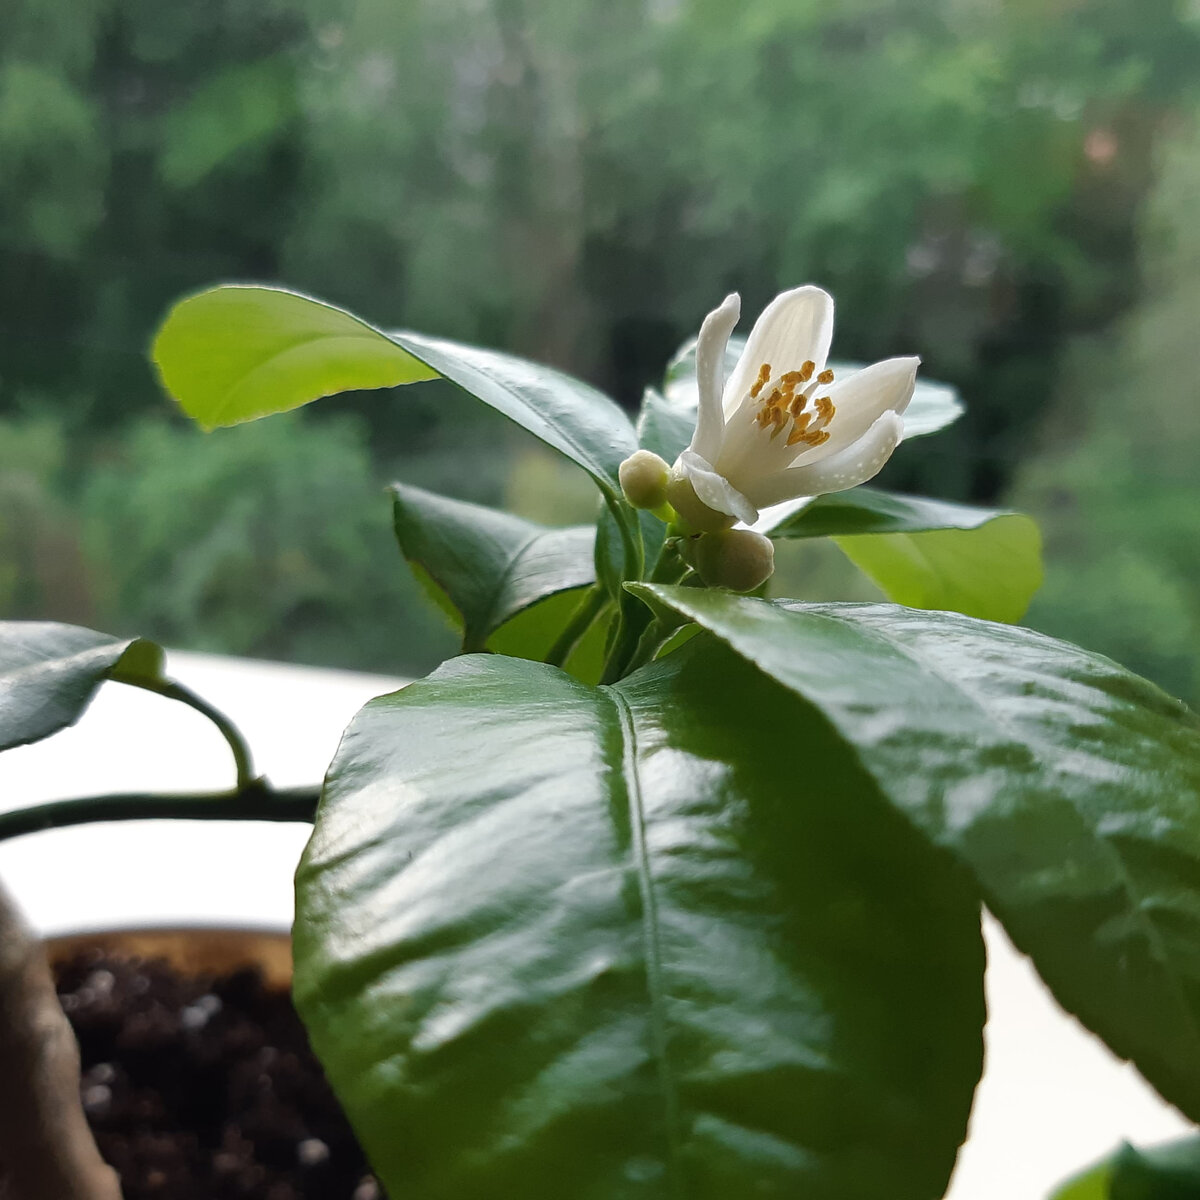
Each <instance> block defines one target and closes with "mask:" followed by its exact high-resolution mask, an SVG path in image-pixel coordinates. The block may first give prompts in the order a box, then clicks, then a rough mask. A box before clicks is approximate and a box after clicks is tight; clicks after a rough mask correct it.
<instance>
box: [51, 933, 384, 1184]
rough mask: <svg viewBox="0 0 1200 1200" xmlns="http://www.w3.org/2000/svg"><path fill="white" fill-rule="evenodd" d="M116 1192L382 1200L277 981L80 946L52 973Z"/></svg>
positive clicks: (85, 1100)
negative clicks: (274, 985)
mask: <svg viewBox="0 0 1200 1200" xmlns="http://www.w3.org/2000/svg"><path fill="white" fill-rule="evenodd" d="M55 974H56V976H57V982H58V992H59V998H60V1000H61V1001H62V1005H63V1009H64V1010H65V1012H66V1014H67V1016H68V1017H69V1018H70V1021H71V1024H72V1025H73V1026H74V1029H75V1036H76V1037H77V1038H78V1039H79V1048H80V1052H81V1055H82V1063H83V1079H82V1088H81V1090H82V1095H83V1106H84V1111H85V1112H86V1113H87V1115H88V1120H89V1121H90V1122H91V1126H92V1129H93V1131H94V1133H95V1135H96V1142H97V1144H98V1145H99V1147H100V1152H101V1154H103V1155H104V1157H105V1158H106V1159H107V1160H108V1162H109V1163H111V1164H112V1165H113V1166H114V1167H115V1168H116V1169H117V1171H118V1172H119V1173H120V1176H121V1183H122V1187H123V1190H124V1194H125V1200H382V1198H383V1195H384V1193H383V1189H382V1188H381V1187H380V1186H379V1184H378V1183H377V1182H376V1181H375V1179H374V1177H373V1176H372V1175H371V1174H370V1172H369V1171H368V1168H367V1164H366V1160H365V1159H364V1157H363V1153H362V1150H361V1149H359V1146H358V1143H357V1142H356V1141H355V1139H354V1134H353V1133H351V1131H350V1127H349V1125H348V1124H347V1123H346V1118H345V1117H344V1116H343V1115H342V1111H341V1109H340V1108H339V1107H338V1104H337V1101H336V1100H335V1099H334V1097H333V1093H332V1092H331V1091H330V1089H329V1085H328V1084H327V1083H326V1081H325V1076H324V1075H323V1074H322V1071H321V1068H320V1066H319V1065H318V1063H317V1060H316V1059H315V1058H314V1057H313V1055H312V1052H311V1051H310V1050H309V1048H308V1040H307V1038H306V1036H305V1033H304V1028H303V1026H302V1025H301V1024H300V1020H299V1018H298V1017H297V1016H296V1013H295V1010H294V1009H293V1008H292V1003H291V999H290V998H289V997H288V995H287V994H286V993H284V992H280V991H277V990H272V989H270V988H267V987H265V986H264V984H263V981H262V977H261V975H260V974H259V973H258V972H257V971H256V970H242V971H237V972H236V973H234V974H231V975H226V976H223V977H214V976H211V975H209V976H197V975H182V974H180V973H179V972H177V971H176V970H174V969H173V968H172V967H170V966H169V965H167V963H165V962H164V961H162V960H149V961H147V960H141V959H120V958H113V957H110V956H107V955H105V954H104V953H102V952H101V951H98V950H96V951H88V952H84V953H82V954H78V955H76V956H75V957H74V958H72V959H70V960H69V961H68V962H66V963H63V964H62V965H60V966H59V967H58V969H57V970H56V972H55Z"/></svg>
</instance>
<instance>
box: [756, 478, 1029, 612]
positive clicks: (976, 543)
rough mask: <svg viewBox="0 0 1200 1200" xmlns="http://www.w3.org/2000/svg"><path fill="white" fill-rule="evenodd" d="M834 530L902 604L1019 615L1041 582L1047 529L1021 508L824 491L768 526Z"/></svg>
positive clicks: (781, 533)
mask: <svg viewBox="0 0 1200 1200" xmlns="http://www.w3.org/2000/svg"><path fill="white" fill-rule="evenodd" d="M767 532H769V533H770V536H771V537H774V538H812V537H832V538H833V539H834V540H835V541H836V542H837V545H838V546H839V548H840V549H841V550H842V552H843V553H844V554H845V555H846V557H847V558H849V559H850V561H851V562H852V563H854V565H855V566H857V567H858V568H859V569H860V570H861V571H862V572H863V574H865V575H867V576H868V577H869V578H870V579H872V580H874V582H875V583H876V584H877V585H878V586H879V588H880V589H881V590H882V591H883V592H884V594H885V595H886V596H887V597H888V598H889V599H891V600H895V601H896V603H898V604H906V605H908V606H909V607H910V608H933V609H947V610H949V611H951V612H960V613H964V614H965V615H966V616H969V617H980V618H982V619H984V620H989V621H1006V622H1010V623H1011V622H1014V621H1019V620H1020V619H1021V617H1023V616H1024V615H1025V610H1026V609H1027V608H1028V607H1029V602H1030V600H1031V599H1032V598H1033V595H1034V593H1035V592H1036V591H1037V589H1038V588H1039V587H1041V584H1042V555H1041V547H1042V543H1041V535H1040V533H1039V532H1038V528H1037V525H1036V524H1035V523H1034V522H1033V521H1032V520H1031V519H1030V518H1029V517H1026V516H1023V515H1021V514H1020V513H1014V512H1006V511H1004V510H1002V509H988V508H975V507H973V506H971V505H966V504H951V503H948V502H946V501H944V500H929V499H926V498H925V497H922V496H902V495H898V494H896V493H892V492H883V491H879V490H878V489H876V488H867V487H857V488H852V489H851V490H850V491H847V492H837V493H834V494H833V495H828V496H818V497H817V498H816V499H815V500H813V501H811V502H810V503H809V504H808V505H806V506H805V507H804V508H803V509H801V510H800V511H799V512H796V513H792V514H790V515H789V516H787V517H785V518H784V520H782V521H781V522H780V523H779V524H777V525H775V526H774V527H773V528H771V529H770V530H769V531H767Z"/></svg>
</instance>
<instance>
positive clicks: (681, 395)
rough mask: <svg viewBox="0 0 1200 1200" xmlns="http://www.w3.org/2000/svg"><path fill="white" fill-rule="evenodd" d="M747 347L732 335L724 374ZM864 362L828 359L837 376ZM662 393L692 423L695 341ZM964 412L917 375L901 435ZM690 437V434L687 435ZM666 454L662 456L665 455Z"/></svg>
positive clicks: (671, 369) (942, 388) (670, 369)
mask: <svg viewBox="0 0 1200 1200" xmlns="http://www.w3.org/2000/svg"><path fill="white" fill-rule="evenodd" d="M745 348H746V339H745V338H743V337H733V338H730V339H729V345H728V347H727V348H726V351H725V373H726V375H728V374H729V373H730V372H731V371H732V370H733V368H734V366H735V365H736V363H737V360H738V358H739V357H741V353H742V351H743V350H744V349H745ZM864 365H865V364H863V363H850V362H831V363H830V364H829V366H830V367H831V368H832V369H833V371H834V373H835V374H836V375H837V376H838V378H839V379H840V378H841V377H842V376H843V375H851V374H853V373H854V372H855V371H860V370H862V368H863V366H864ZM663 395H664V397H665V398H666V400H667V402H668V404H669V405H670V406H671V407H673V408H675V409H676V410H678V411H681V412H684V413H687V414H688V416H689V419H690V420H691V422H692V424H693V425H694V424H695V419H696V403H697V393H696V343H695V341H694V340H693V341H691V342H688V343H686V344H685V345H684V346H683V347H681V348H680V350H679V352H678V353H677V354H676V355H675V357H674V358H673V359H672V360H671V362H670V364H669V365H668V366H667V373H666V376H665V379H664V381H663ZM962 414H963V403H962V401H961V400H960V399H959V398H958V392H957V390H956V389H954V388H953V387H951V386H950V385H949V384H947V383H937V382H936V381H934V380H932V379H926V378H924V377H923V376H921V375H918V376H917V387H916V391H915V392H913V398H912V401H911V402H910V403H909V406H908V409H907V411H906V412H905V414H904V436H905V437H920V436H921V435H922V434H926V433H937V431H938V430H939V429H945V428H946V426H947V425H952V424H953V423H954V422H955V421H957V420H958V418H959V417H961V416H962ZM688 437H689V440H690V437H691V435H690V433H689V435H688ZM664 457H665V455H664Z"/></svg>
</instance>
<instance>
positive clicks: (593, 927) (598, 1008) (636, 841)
mask: <svg viewBox="0 0 1200 1200" xmlns="http://www.w3.org/2000/svg"><path fill="white" fill-rule="evenodd" d="M799 746H805V747H807V750H806V752H805V753H804V754H803V755H802V756H801V758H800V760H799V761H800V762H802V766H800V767H798V765H797V764H798V756H797V748H798V747H799ZM297 900H298V910H297V925H296V935H295V947H296V988H295V994H296V1000H297V1004H298V1006H299V1008H300V1011H301V1013H302V1015H303V1017H304V1020H305V1022H306V1024H307V1026H308V1029H309V1032H310V1035H311V1037H312V1040H313V1044H314V1046H315V1048H316V1050H317V1053H318V1055H319V1056H320V1057H321V1060H322V1062H323V1063H324V1065H325V1068H326V1070H327V1072H328V1074H329V1076H330V1079H331V1080H332V1082H333V1085H334V1088H335V1090H336V1091H337V1092H338V1094H339V1096H340V1098H341V1100H342V1102H343V1104H344V1106H345V1107H346V1110H347V1111H348V1113H349V1114H350V1117H351V1120H352V1122H353V1123H354V1125H355V1127H356V1129H357V1131H358V1133H359V1136H360V1137H361V1138H362V1140H363V1142H364V1144H365V1146H366V1148H367V1152H368V1154H369V1156H370V1158H371V1160H372V1163H373V1166H374V1168H375V1169H376V1171H377V1172H378V1173H379V1174H380V1175H381V1177H382V1180H383V1182H384V1184H385V1186H386V1187H387V1188H388V1190H389V1192H390V1194H392V1195H395V1196H404V1197H406V1198H407V1200H528V1198H529V1197H543V1196H545V1197H551V1196H552V1197H555V1200H635V1198H642V1197H645V1198H647V1200H757V1198H758V1197H763V1196H779V1197H791V1196H803V1197H805V1198H806V1200H878V1198H879V1197H881V1196H887V1197H888V1200H930V1197H934V1196H940V1195H941V1194H942V1189H943V1188H944V1186H945V1183H946V1180H947V1178H948V1176H949V1173H950V1169H951V1166H952V1164H953V1160H954V1156H955V1152H956V1149H957V1146H958V1144H959V1141H960V1139H961V1137H962V1136H963V1133H964V1131H965V1125H966V1119H967V1114H968V1110H969V1106H970V1100H971V1094H972V1090H973V1086H974V1083H975V1080H976V1077H977V1073H978V1071H979V1068H980V1062H981V1025H982V1020H983V1009H982V997H981V978H982V968H983V960H982V956H981V946H980V937H979V924H978V899H977V897H976V896H975V894H974V891H973V889H972V888H970V887H968V886H966V875H965V872H960V871H959V870H958V869H957V868H956V867H955V866H954V864H953V863H952V861H951V860H950V859H949V858H948V857H947V856H943V855H941V854H940V853H939V852H936V851H933V850H931V849H930V847H929V846H928V845H926V844H925V843H924V842H923V841H922V839H921V838H919V837H918V836H917V835H916V834H915V833H914V832H913V831H912V830H911V829H909V828H908V827H907V826H906V825H905V823H904V822H903V820H902V819H900V818H899V817H898V816H897V815H896V814H894V813H893V812H891V811H890V809H889V808H888V806H887V805H885V804H883V803H882V802H881V801H880V800H879V798H878V796H877V794H876V793H875V789H874V787H873V786H872V784H871V783H870V781H869V779H867V778H866V776H865V775H864V774H863V773H862V771H861V769H860V768H859V767H858V766H857V764H856V763H855V762H854V759H853V756H852V755H851V754H849V753H848V751H847V749H846V747H845V746H844V745H843V744H842V743H841V742H840V741H839V740H838V739H837V738H836V737H833V736H832V735H831V732H830V730H829V728H828V726H827V725H826V724H825V723H824V722H823V721H821V720H820V719H819V718H817V717H815V715H814V714H813V713H812V711H811V710H810V709H808V708H807V707H806V706H804V705H801V704H799V703H798V702H796V701H795V700H794V699H793V698H792V697H790V696H789V695H788V694H787V693H786V692H785V691H783V690H782V689H780V688H777V687H776V686H775V685H773V684H771V683H769V682H768V681H766V680H764V679H763V678H762V676H761V675H760V674H759V673H758V672H756V671H754V670H752V669H751V668H749V667H747V666H746V665H745V664H744V663H742V662H741V661H740V660H739V659H738V658H737V657H736V656H734V655H732V654H730V653H729V652H728V651H727V650H725V649H724V648H723V647H721V646H719V645H717V644H715V643H714V642H713V641H712V640H711V639H696V640H695V641H693V642H692V643H691V644H690V645H689V646H687V647H685V648H684V649H683V650H681V651H679V652H678V653H677V654H674V655H672V656H671V657H670V658H669V659H666V660H664V661H663V662H661V663H656V664H654V665H653V666H651V667H648V668H645V669H643V670H642V671H640V672H638V673H637V674H636V675H634V676H631V677H630V678H629V679H627V680H625V681H624V682H623V683H622V684H620V685H619V686H617V687H612V688H591V687H586V686H584V685H582V684H579V683H577V682H575V681H574V680H571V679H570V678H568V677H567V676H566V675H565V674H563V673H562V672H561V671H558V670H555V669H554V668H551V667H547V666H544V665H541V664H535V663H528V662H521V661H518V660H514V659H507V658H501V657H496V656H472V657H465V658H459V659H456V660H454V661H452V662H450V663H447V664H446V665H444V666H443V667H441V668H440V669H439V670H438V671H437V672H435V673H434V674H433V675H432V676H430V677H429V678H427V679H425V680H422V681H419V682H417V683H414V684H412V685H410V686H409V687H407V688H405V689H404V690H403V691H400V692H397V693H395V694H394V695H391V696H385V697H381V698H380V699H378V700H375V701H372V702H371V703H370V704H369V705H368V706H367V707H366V708H365V709H364V710H363V711H362V712H361V713H360V714H359V715H358V717H357V718H356V719H355V721H354V722H353V724H352V725H351V726H350V728H349V730H348V731H347V733H346V736H345V739H344V740H343V742H342V746H341V749H340V750H339V753H338V756H337V758H336V759H335V761H334V763H333V765H332V767H331V769H330V773H329V776H328V778H327V780H326V788H325V794H324V799H323V801H322V805H321V811H320V814H319V816H318V820H317V825H316V829H315V831H314V835H313V839H312V842H311V843H310V845H309V847H308V849H307V850H306V852H305V855H304V859H303V861H302V864H301V867H300V870H299V873H298V876H297Z"/></svg>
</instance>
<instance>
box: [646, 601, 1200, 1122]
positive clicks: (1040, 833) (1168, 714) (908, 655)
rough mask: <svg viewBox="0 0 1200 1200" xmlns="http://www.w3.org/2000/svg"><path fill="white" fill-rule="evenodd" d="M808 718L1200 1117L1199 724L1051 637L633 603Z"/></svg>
mask: <svg viewBox="0 0 1200 1200" xmlns="http://www.w3.org/2000/svg"><path fill="white" fill-rule="evenodd" d="M635 590H637V591H638V593H639V594H640V595H643V596H646V597H648V598H653V599H654V602H655V603H657V604H661V605H665V606H667V607H669V608H670V609H671V610H673V611H674V612H676V613H678V614H681V615H683V616H687V617H689V618H691V619H692V620H694V621H697V622H699V623H700V624H701V625H702V626H704V627H705V628H707V629H709V630H711V631H712V632H714V633H716V634H717V635H718V636H719V637H721V638H722V639H723V640H724V641H726V642H727V643H728V644H729V645H730V646H732V647H733V648H734V649H735V650H737V652H738V653H739V654H742V655H743V656H744V657H746V658H747V659H748V660H750V661H751V662H753V663H755V664H756V665H757V666H758V667H759V668H761V669H762V670H763V671H764V672H766V674H767V675H769V676H770V677H772V678H773V679H776V680H778V681H779V682H780V683H782V684H783V685H784V686H786V687H788V688H790V689H791V690H792V691H793V692H795V693H796V694H797V695H799V696H802V697H803V698H804V699H806V700H808V701H809V702H810V703H812V704H813V705H814V706H816V708H818V709H819V710H820V712H821V713H822V714H823V715H824V716H825V718H826V719H827V720H828V721H829V722H830V723H831V724H832V725H833V726H834V727H835V728H836V729H837V730H838V731H839V732H840V733H841V735H842V736H843V737H844V738H846V739H847V741H849V742H850V743H851V744H852V745H853V746H854V747H855V748H856V750H857V752H858V756H859V758H860V759H861V761H862V763H863V765H864V766H865V767H866V769H867V770H868V771H869V772H870V773H871V775H872V777H873V778H874V779H875V781H876V783H877V784H878V785H879V787H880V789H881V791H882V792H883V793H884V794H885V795H886V796H887V797H888V798H889V799H890V800H891V801H892V802H893V803H894V804H895V805H896V806H897V807H898V808H899V809H900V810H901V811H902V812H904V813H906V814H907V815H908V817H909V818H910V819H911V820H912V822H913V823H914V824H915V825H916V826H917V828H919V829H920V830H922V831H923V832H924V833H925V834H926V835H927V836H928V837H929V838H930V840H931V841H933V842H934V843H936V844H937V845H940V846H944V847H946V848H948V849H950V850H951V851H953V852H954V853H955V854H956V855H958V856H959V857H960V859H961V860H962V861H963V862H964V863H966V864H967V865H968V866H969V867H970V868H971V869H972V870H973V871H974V872H975V875H976V877H977V879H978V880H979V883H980V886H981V887H982V889H983V891H984V894H985V896H986V898H987V901H988V904H989V905H990V907H991V908H992V909H993V911H994V912H995V913H996V915H997V916H998V917H999V918H1000V919H1001V920H1002V921H1003V922H1004V924H1005V926H1006V927H1007V929H1008V931H1009V933H1010V934H1011V935H1012V938H1013V941H1014V942H1015V943H1016V944H1017V946H1018V947H1019V948H1020V949H1022V950H1024V951H1025V952H1026V953H1027V954H1029V955H1031V956H1032V957H1033V960H1034V962H1035V963H1036V965H1037V968H1038V970H1039V971H1040V972H1041V975H1042V977H1043V978H1044V979H1045V980H1046V982H1047V983H1048V984H1049V985H1050V987H1051V989H1052V990H1053V991H1054V993H1055V994H1056V995H1057V997H1058V999H1059V1000H1060V1001H1061V1002H1062V1004H1063V1005H1064V1006H1065V1007H1067V1008H1068V1009H1070V1010H1071V1011H1073V1012H1075V1013H1076V1014H1078V1015H1079V1017H1080V1018H1081V1019H1082V1020H1083V1021H1084V1023H1085V1024H1086V1025H1088V1026H1089V1027H1090V1028H1091V1029H1093V1030H1095V1031H1096V1032H1097V1033H1098V1034H1100V1036H1101V1037H1103V1038H1104V1039H1105V1040H1106V1041H1107V1042H1108V1044H1109V1045H1110V1046H1111V1047H1112V1048H1113V1049H1114V1050H1115V1051H1116V1052H1117V1053H1118V1054H1121V1055H1123V1056H1124V1057H1127V1058H1131V1059H1133V1061H1134V1062H1135V1063H1136V1064H1137V1065H1138V1067H1139V1068H1140V1069H1141V1071H1142V1073H1143V1074H1144V1075H1145V1076H1146V1077H1147V1078H1148V1079H1149V1080H1150V1082H1151V1083H1153V1084H1154V1085H1155V1087H1157V1088H1158V1089H1159V1091H1160V1092H1162V1094H1163V1095H1164V1096H1165V1097H1166V1098H1167V1099H1168V1100H1171V1101H1172V1102H1173V1103H1175V1104H1177V1105H1178V1106H1179V1107H1180V1108H1182V1109H1183V1110H1184V1111H1185V1112H1186V1113H1188V1115H1189V1116H1191V1117H1192V1118H1194V1119H1195V1118H1198V1117H1200V719H1198V718H1197V717H1196V715H1195V714H1193V713H1191V712H1190V711H1188V709H1187V708H1186V707H1185V706H1184V705H1182V704H1180V703H1179V702H1178V701H1176V700H1172V699H1171V698H1170V697H1169V696H1166V695H1165V694H1164V693H1162V692H1161V691H1159V690H1158V689H1157V688H1156V687H1154V686H1153V685H1152V684H1150V683H1147V682H1146V681H1145V680H1142V679H1139V678H1138V677H1137V676H1135V675H1132V674H1130V673H1129V672H1128V671H1126V670H1124V669H1123V668H1121V667H1120V666H1118V665H1117V664H1116V663H1113V662H1111V661H1110V660H1108V659H1106V658H1102V657H1100V656H1099V655H1096V654H1091V653H1089V652H1087V651H1085V650H1080V649H1079V648H1077V647H1075V646H1070V645H1067V644H1066V643H1064V642H1058V641H1055V640H1053V639H1052V638H1048V637H1044V636H1042V635H1041V634H1037V633H1032V632H1031V631H1029V630H1026V629H1019V628H1013V627H1011V626H1004V625H993V624H990V623H988V622H983V621H972V620H969V619H967V618H965V617H959V616H954V615H950V614H945V613H924V612H914V611H912V610H908V609H903V608H896V607H893V606H891V605H854V604H833V605H803V604H798V603H796V602H794V601H776V602H775V603H773V604H771V603H767V602H765V601H761V600H754V599H747V598H742V597H735V596H730V595H728V594H725V593H720V592H704V591H700V590H697V589H686V588H663V587H638V588H636V589H635Z"/></svg>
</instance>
